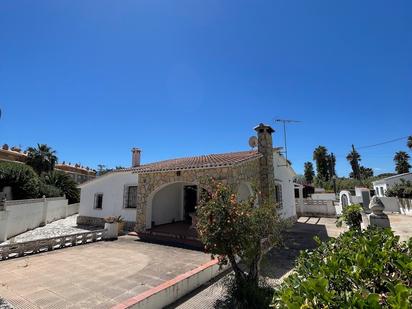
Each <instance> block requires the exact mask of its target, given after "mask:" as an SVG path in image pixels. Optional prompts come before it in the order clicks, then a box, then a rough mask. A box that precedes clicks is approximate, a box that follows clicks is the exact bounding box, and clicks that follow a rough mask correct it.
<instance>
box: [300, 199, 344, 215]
mask: <svg viewBox="0 0 412 309" xmlns="http://www.w3.org/2000/svg"><path fill="white" fill-rule="evenodd" d="M341 212H342V208H341V207H340V206H339V205H338V203H336V202H335V201H330V200H313V199H303V201H302V202H300V203H297V204H296V214H297V216H298V217H337V216H338V215H340V214H341Z"/></svg>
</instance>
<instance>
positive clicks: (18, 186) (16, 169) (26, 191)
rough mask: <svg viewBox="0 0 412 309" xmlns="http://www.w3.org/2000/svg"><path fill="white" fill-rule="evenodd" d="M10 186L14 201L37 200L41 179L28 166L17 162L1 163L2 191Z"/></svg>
mask: <svg viewBox="0 0 412 309" xmlns="http://www.w3.org/2000/svg"><path fill="white" fill-rule="evenodd" d="M7 186H10V187H11V188H12V194H13V199H28V198H37V197H38V196H39V177H38V176H37V174H36V172H35V171H34V170H33V169H32V168H31V167H30V166H28V165H25V164H22V163H16V162H0V189H1V188H3V187H7Z"/></svg>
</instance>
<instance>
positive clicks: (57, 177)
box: [41, 170, 80, 204]
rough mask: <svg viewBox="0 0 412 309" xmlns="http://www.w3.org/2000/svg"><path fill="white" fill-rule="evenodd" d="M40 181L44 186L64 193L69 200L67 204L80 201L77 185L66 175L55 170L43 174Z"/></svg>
mask: <svg viewBox="0 0 412 309" xmlns="http://www.w3.org/2000/svg"><path fill="white" fill-rule="evenodd" d="M41 180H42V181H43V183H45V184H46V185H50V186H54V187H56V188H58V189H59V190H60V191H61V192H62V193H64V194H65V195H66V198H67V199H68V200H69V204H72V203H78V202H79V201H80V192H79V189H78V188H77V184H76V182H75V181H74V180H73V178H71V177H70V176H69V175H68V174H66V173H64V172H61V171H57V170H56V171H50V172H48V173H43V175H42V177H41Z"/></svg>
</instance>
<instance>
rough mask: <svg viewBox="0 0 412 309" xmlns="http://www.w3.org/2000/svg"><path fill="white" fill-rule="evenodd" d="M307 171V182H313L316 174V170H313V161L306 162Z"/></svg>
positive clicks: (305, 174) (305, 175) (305, 173)
mask: <svg viewBox="0 0 412 309" xmlns="http://www.w3.org/2000/svg"><path fill="white" fill-rule="evenodd" d="M304 168H305V172H304V177H305V181H306V183H307V184H311V183H312V182H313V177H314V176H315V172H314V171H313V164H312V162H305V166H304Z"/></svg>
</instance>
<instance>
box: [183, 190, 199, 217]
mask: <svg viewBox="0 0 412 309" xmlns="http://www.w3.org/2000/svg"><path fill="white" fill-rule="evenodd" d="M183 193H184V195H183V196H184V202H183V203H184V205H183V206H184V210H185V212H184V218H185V221H186V222H187V223H190V224H191V222H192V219H191V218H190V215H189V214H191V213H194V212H195V211H196V205H197V186H184V188H183Z"/></svg>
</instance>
